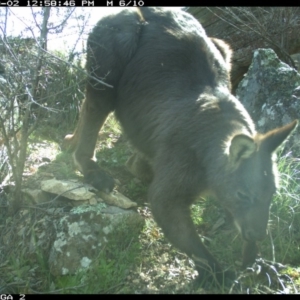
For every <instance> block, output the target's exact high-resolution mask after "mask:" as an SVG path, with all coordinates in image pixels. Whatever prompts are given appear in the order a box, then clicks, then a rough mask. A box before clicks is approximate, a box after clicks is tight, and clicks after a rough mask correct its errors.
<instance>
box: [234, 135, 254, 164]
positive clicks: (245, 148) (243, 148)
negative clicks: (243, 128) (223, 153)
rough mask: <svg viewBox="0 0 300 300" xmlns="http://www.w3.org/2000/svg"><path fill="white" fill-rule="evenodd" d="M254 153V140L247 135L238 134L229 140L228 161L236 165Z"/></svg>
mask: <svg viewBox="0 0 300 300" xmlns="http://www.w3.org/2000/svg"><path fill="white" fill-rule="evenodd" d="M255 151H256V144H255V143H254V140H253V139H252V138H250V137H249V136H247V135H244V134H238V135H236V136H234V137H233V138H232V140H231V144H230V148H229V157H230V160H231V161H232V162H233V163H234V164H236V163H238V162H239V161H240V160H241V159H245V158H248V157H250V156H251V155H252V154H253V153H254V152H255Z"/></svg>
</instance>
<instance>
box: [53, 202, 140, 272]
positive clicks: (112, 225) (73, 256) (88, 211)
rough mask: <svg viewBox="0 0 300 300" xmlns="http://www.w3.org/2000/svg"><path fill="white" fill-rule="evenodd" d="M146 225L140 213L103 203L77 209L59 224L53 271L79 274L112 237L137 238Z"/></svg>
mask: <svg viewBox="0 0 300 300" xmlns="http://www.w3.org/2000/svg"><path fill="white" fill-rule="evenodd" d="M143 224H144V219H143V218H142V217H141V216H140V215H139V214H138V213H136V212H133V211H130V210H129V211H128V210H123V209H121V208H118V207H107V206H106V205H105V204H103V203H99V204H97V205H94V206H89V205H83V206H79V207H76V208H73V209H72V210H71V211H70V214H69V215H67V216H65V217H63V218H62V219H61V220H60V221H58V223H57V224H56V226H55V227H56V239H55V241H54V243H53V246H52V249H51V251H50V256H49V267H50V272H51V274H52V275H54V276H59V275H66V274H75V273H76V272H77V271H79V270H81V269H86V268H89V266H91V265H92V264H93V261H94V260H95V259H96V258H97V256H98V255H99V252H100V251H101V250H102V249H104V247H105V245H106V243H107V242H108V241H109V240H110V239H116V238H122V239H123V238H124V237H125V236H128V234H129V235H130V237H133V236H134V235H135V234H138V232H139V231H140V230H141V229H142V226H143ZM116 233H120V234H117V236H116ZM120 242H121V241H120Z"/></svg>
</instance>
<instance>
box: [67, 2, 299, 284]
mask: <svg viewBox="0 0 300 300" xmlns="http://www.w3.org/2000/svg"><path fill="white" fill-rule="evenodd" d="M87 45H88V46H87V62H86V70H87V72H88V74H89V78H88V80H87V83H86V94H85V95H86V97H85V100H84V103H83V106H82V109H81V114H80V118H79V122H78V126H77V128H76V130H75V132H74V134H73V135H67V136H66V137H65V142H66V143H68V144H69V145H71V146H72V147H73V148H75V152H74V159H75V162H76V164H77V165H78V168H79V169H80V171H81V172H82V173H83V174H84V177H85V180H86V181H87V182H88V183H90V184H92V185H93V186H94V187H95V188H97V189H99V190H103V191H106V192H110V191H111V190H112V189H113V187H114V180H113V178H111V177H110V176H109V175H107V174H106V173H105V172H104V171H103V170H101V169H100V168H99V166H98V165H97V164H96V162H95V161H94V160H93V157H94V148H95V144H96V140H97V136H98V132H99V130H100V128H101V126H102V125H103V123H104V122H105V119H106V117H107V116H108V114H109V113H110V112H112V111H114V112H115V115H116V117H117V119H118V120H119V122H120V123H121V126H122V128H123V131H124V133H125V134H126V136H127V137H128V139H129V140H130V142H131V143H132V145H133V146H134V147H135V148H136V149H137V151H138V152H139V153H140V154H141V155H142V157H143V158H144V160H145V163H146V164H147V165H149V166H150V167H151V173H152V179H151V183H150V187H149V192H148V199H149V202H150V203H151V209H152V213H153V216H154V218H155V220H156V222H157V224H158V225H159V226H160V227H161V228H162V230H163V232H164V234H165V236H166V237H167V238H168V239H169V241H170V242H171V243H172V244H173V245H174V246H175V247H177V248H178V249H179V250H180V251H183V252H185V253H186V254H187V255H188V256H189V257H191V258H192V259H193V260H194V261H195V264H196V268H197V270H198V273H199V279H200V280H202V279H204V278H207V276H214V277H217V279H218V280H219V281H221V280H222V278H223V276H225V277H226V276H229V275H228V273H227V272H224V271H223V269H222V268H221V266H220V265H219V263H218V261H217V260H216V259H215V258H214V257H213V255H212V254H211V253H210V252H209V251H208V250H207V248H206V247H205V246H204V245H203V243H202V242H201V240H200V238H199V236H198V234H197V232H196V229H195V226H194V224H193V222H192V219H191V216H190V206H191V204H192V203H193V201H194V200H195V199H196V198H197V197H199V195H201V194H203V193H206V192H211V193H212V194H213V195H214V196H215V197H216V198H217V199H218V201H219V203H220V205H222V206H223V207H224V209H225V210H226V211H227V212H228V213H229V214H230V215H231V216H232V218H233V220H234V222H235V224H236V226H237V228H238V229H239V231H240V233H241V235H242V237H243V239H244V240H245V244H244V258H243V264H244V266H246V265H247V264H250V263H253V262H254V260H255V257H256V254H257V249H256V241H258V240H261V239H263V238H264V237H265V235H266V229H267V223H268V218H269V207H270V203H271V200H272V196H273V194H274V193H275V191H276V187H277V171H276V164H275V162H274V161H273V160H274V159H273V153H274V151H275V150H276V149H277V148H278V147H279V146H280V145H281V144H282V143H283V141H284V140H285V139H286V138H287V137H288V135H289V134H290V133H291V132H292V130H293V129H294V128H295V127H296V125H297V121H296V120H295V121H294V122H292V123H290V124H288V125H285V126H283V127H281V128H277V129H274V130H272V131H270V132H267V133H265V134H260V133H257V132H256V130H255V126H254V123H253V121H252V119H251V117H250V116H249V114H248V113H247V111H246V109H245V108H244V107H243V105H242V104H241V103H240V102H239V101H238V100H237V99H236V98H235V97H234V96H233V95H232V94H231V84H230V75H229V73H230V68H231V67H230V57H231V50H230V48H229V46H228V45H227V44H225V42H223V41H221V40H218V39H212V38H209V37H207V35H206V34H205V31H204V29H203V28H202V26H201V25H200V24H199V22H198V21H197V20H196V19H195V18H194V17H193V16H191V15H190V14H188V13H186V12H184V11H179V10H178V11H174V10H170V9H165V8H154V7H143V8H139V9H124V10H122V11H121V12H119V13H117V14H114V15H109V16H106V17H104V18H102V19H101V20H100V21H99V22H98V23H97V25H96V26H95V27H94V29H93V30H92V32H91V33H90V35H89V37H88V43H87ZM96 79H99V80H102V81H104V82H105V83H106V84H109V85H111V86H113V88H111V87H109V86H107V85H103V84H101V83H100V82H99V81H97V80H96Z"/></svg>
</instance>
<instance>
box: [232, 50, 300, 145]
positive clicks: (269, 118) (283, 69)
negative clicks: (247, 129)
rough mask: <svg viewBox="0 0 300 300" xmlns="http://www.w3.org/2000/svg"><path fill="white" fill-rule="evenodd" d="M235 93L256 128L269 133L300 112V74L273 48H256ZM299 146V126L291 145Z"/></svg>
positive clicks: (296, 116) (291, 139)
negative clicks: (279, 57)
mask: <svg viewBox="0 0 300 300" xmlns="http://www.w3.org/2000/svg"><path fill="white" fill-rule="evenodd" d="M236 95H237V97H238V98H239V100H240V101H241V102H242V103H243V105H244V106H245V107H246V109H247V110H248V112H249V113H250V115H251V117H252V118H253V120H254V122H255V124H256V127H257V129H258V130H259V131H260V132H266V131H268V130H271V129H273V128H275V127H279V126H282V125H285V124H287V123H289V122H291V121H293V120H295V119H297V118H299V115H300V74H299V73H298V72H297V71H296V70H295V69H293V68H291V67H290V66H289V65H287V64H285V63H283V62H282V61H280V60H279V59H278V57H277V55H276V54H275V52H274V51H273V50H272V49H257V50H255V51H254V55H253V61H252V64H251V66H250V68H249V70H248V72H247V74H246V75H245V77H244V79H243V80H242V81H241V82H240V84H239V86H238V88H237V90H236ZM292 144H293V149H295V150H299V149H300V130H299V127H298V129H297V130H296V132H295V134H293V135H292V137H291V138H290V143H289V144H288V145H289V146H290V145H292Z"/></svg>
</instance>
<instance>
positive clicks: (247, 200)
mask: <svg viewBox="0 0 300 300" xmlns="http://www.w3.org/2000/svg"><path fill="white" fill-rule="evenodd" d="M236 195H237V197H238V198H239V199H240V200H241V202H242V204H247V205H250V204H252V203H253V201H252V199H251V197H250V196H248V195H246V194H244V193H242V192H237V193H236Z"/></svg>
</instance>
